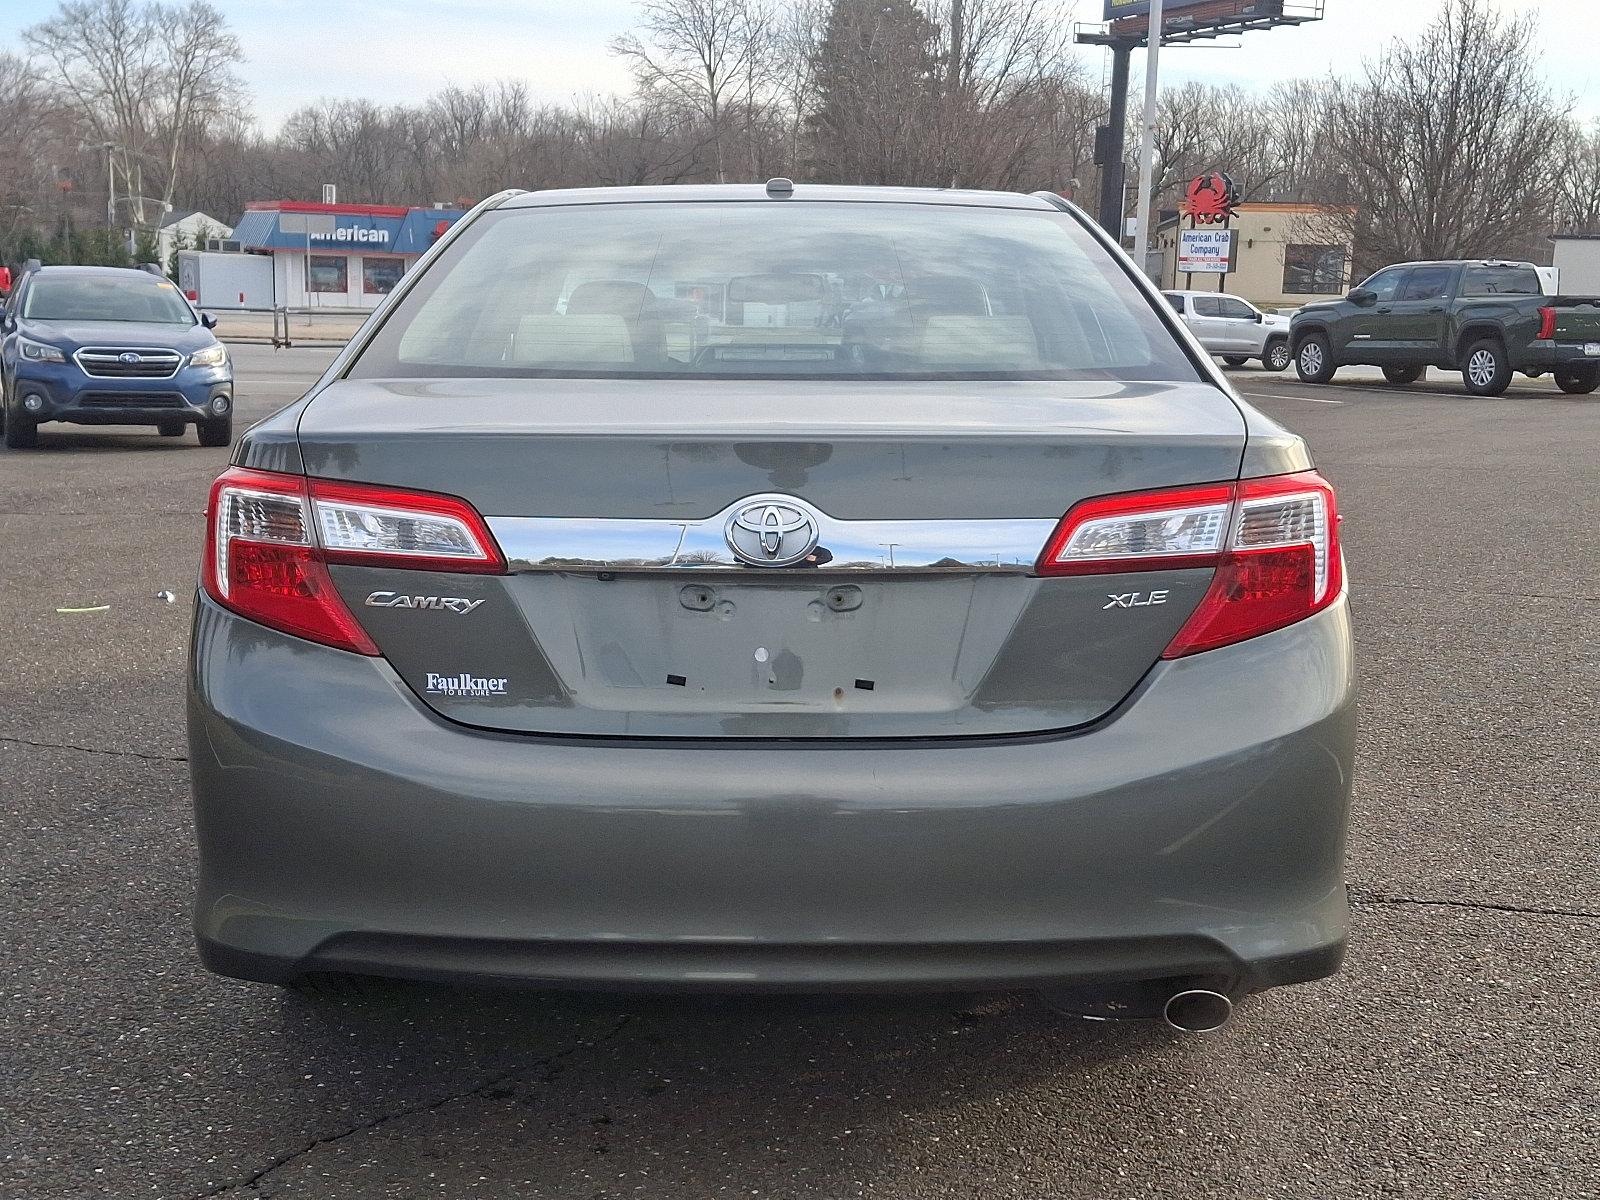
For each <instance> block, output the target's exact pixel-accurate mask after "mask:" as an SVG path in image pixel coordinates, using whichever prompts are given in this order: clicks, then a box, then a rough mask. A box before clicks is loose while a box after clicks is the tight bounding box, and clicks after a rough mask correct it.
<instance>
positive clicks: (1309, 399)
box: [1239, 388, 1344, 404]
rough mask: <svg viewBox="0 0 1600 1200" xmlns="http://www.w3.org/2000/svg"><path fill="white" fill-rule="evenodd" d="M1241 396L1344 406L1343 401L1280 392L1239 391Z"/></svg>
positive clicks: (1242, 389)
mask: <svg viewBox="0 0 1600 1200" xmlns="http://www.w3.org/2000/svg"><path fill="white" fill-rule="evenodd" d="M1239 394H1240V395H1241V396H1255V397H1257V398H1258V399H1261V400H1304V401H1305V402H1306V403H1307V404H1343V403H1344V401H1343V400H1323V399H1322V398H1321V397H1318V396H1285V395H1282V394H1281V393H1279V392H1250V391H1246V390H1245V389H1244V388H1240V389H1239Z"/></svg>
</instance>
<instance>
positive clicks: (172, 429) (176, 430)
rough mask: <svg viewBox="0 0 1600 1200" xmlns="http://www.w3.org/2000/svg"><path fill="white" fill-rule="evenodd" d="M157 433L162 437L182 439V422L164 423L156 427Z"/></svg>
mask: <svg viewBox="0 0 1600 1200" xmlns="http://www.w3.org/2000/svg"><path fill="white" fill-rule="evenodd" d="M156 432H157V433H159V434H160V435H161V436H162V437H182V436H183V422H182V421H162V422H160V423H158V424H157V425H156Z"/></svg>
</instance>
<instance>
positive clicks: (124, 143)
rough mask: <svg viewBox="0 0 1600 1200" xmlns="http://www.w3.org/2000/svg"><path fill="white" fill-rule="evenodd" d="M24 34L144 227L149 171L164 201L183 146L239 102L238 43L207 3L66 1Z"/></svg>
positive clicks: (176, 185) (178, 182) (171, 191)
mask: <svg viewBox="0 0 1600 1200" xmlns="http://www.w3.org/2000/svg"><path fill="white" fill-rule="evenodd" d="M22 37H23V41H24V42H25V43H26V44H27V46H28V48H29V49H30V50H31V51H32V52H33V53H34V55H35V56H36V57H37V58H38V59H39V60H40V61H42V62H43V63H44V64H45V65H46V66H47V68H48V69H49V71H50V76H51V82H52V83H53V84H54V85H55V86H56V87H58V88H59V89H60V90H61V92H62V93H63V95H64V96H65V97H66V98H67V99H68V100H69V101H70V103H71V104H72V105H73V106H74V108H75V109H76V110H77V111H78V113H79V115H80V116H81V118H82V119H83V121H84V122H85V124H86V125H87V126H88V129H89V131H90V132H91V134H92V136H93V138H94V139H95V140H96V141H99V142H101V143H102V144H104V145H105V146H106V147H107V150H108V153H109V154H110V156H111V159H112V161H113V163H114V164H115V165H116V167H117V170H118V172H119V173H120V175H121V177H122V181H123V188H124V190H125V192H126V193H127V194H128V196H129V197H130V208H131V216H132V219H133V222H134V223H135V224H136V225H139V226H146V225H148V224H149V220H148V216H149V214H148V212H147V209H146V204H145V201H146V199H147V197H146V193H145V184H144V181H145V171H146V169H147V168H149V169H150V171H151V174H152V176H153V179H152V182H153V184H154V186H156V187H158V188H160V193H159V198H160V200H161V201H162V202H163V203H165V204H171V203H172V202H173V198H174V197H175V196H176V195H177V194H178V193H179V191H180V190H181V187H182V177H181V164H182V158H183V155H182V151H183V146H184V144H185V142H186V140H187V139H190V138H192V137H194V136H196V134H197V132H198V131H199V130H200V129H201V128H202V127H203V126H204V124H205V123H206V122H207V121H208V120H210V119H212V118H214V117H216V116H218V115H220V114H222V113H224V112H225V111H227V110H228V109H229V108H230V107H233V106H236V105H238V104H240V103H241V102H242V99H243V89H242V85H241V84H240V83H239V81H238V79H237V77H236V76H235V75H234V73H233V67H234V65H235V64H236V63H238V62H240V61H241V60H242V58H243V54H242V52H241V50H240V48H239V43H238V40H237V39H236V38H235V37H234V36H233V35H232V34H230V33H229V32H228V31H227V27H226V22H225V21H224V19H223V17H222V14H221V13H220V12H218V11H217V9H215V8H213V7H212V6H211V5H210V4H208V3H206V2H205V0H189V2H188V3H186V4H181V5H179V4H164V3H145V4H135V3H134V0H64V2H63V3H62V4H61V6H60V8H59V9H57V11H56V13H55V15H54V16H52V17H50V18H49V19H47V20H45V21H41V22H40V23H39V24H37V25H33V26H30V27H29V28H27V29H25V30H23V32H22Z"/></svg>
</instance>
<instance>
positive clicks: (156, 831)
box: [0, 347, 1600, 1200]
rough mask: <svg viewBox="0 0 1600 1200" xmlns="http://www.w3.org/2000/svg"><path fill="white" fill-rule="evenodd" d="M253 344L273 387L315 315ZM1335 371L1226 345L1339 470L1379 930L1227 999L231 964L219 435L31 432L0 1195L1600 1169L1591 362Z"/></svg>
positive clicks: (290, 391) (8, 612)
mask: <svg viewBox="0 0 1600 1200" xmlns="http://www.w3.org/2000/svg"><path fill="white" fill-rule="evenodd" d="M235 356H236V362H237V371H238V375H239V379H240V385H239V399H240V416H241V418H243V420H244V421H245V422H246V423H248V421H249V420H250V419H252V418H254V417H257V416H260V415H263V414H265V413H266V412H269V411H271V410H272V409H273V408H275V407H277V406H278V405H280V404H282V403H285V402H287V401H289V400H291V399H293V398H294V397H295V396H297V395H298V394H299V393H300V392H301V390H303V388H304V387H305V385H306V384H307V383H308V382H309V381H310V380H311V379H312V378H313V377H314V376H315V374H316V373H317V372H318V371H319V370H320V368H321V366H322V365H323V364H324V363H325V362H326V361H327V359H328V357H329V355H328V353H327V352H324V351H316V350H300V349H297V350H292V351H278V352H274V351H272V350H271V349H269V348H265V347H241V348H238V349H237V350H236V351H235ZM1350 375H1351V381H1350V382H1346V383H1344V384H1341V385H1340V386H1335V387H1324V388H1307V387H1304V386H1302V385H1300V384H1298V383H1297V382H1295V381H1294V378H1293V375H1292V373H1290V374H1285V375H1267V374H1264V373H1262V372H1261V371H1259V370H1255V369H1248V370H1242V371H1238V372H1235V373H1234V374H1233V378H1234V379H1235V381H1236V382H1237V383H1238V385H1239V386H1240V387H1241V388H1242V389H1243V390H1244V391H1245V392H1247V393H1248V394H1250V395H1251V396H1252V398H1253V399H1254V400H1255V402H1256V403H1257V404H1259V405H1260V407H1262V408H1263V409H1264V410H1266V411H1267V412H1268V413H1270V414H1272V415H1273V416H1275V417H1277V418H1278V419H1280V420H1282V421H1284V422H1286V423H1287V424H1289V425H1290V426H1291V427H1293V428H1294V429H1296V430H1298V431H1300V432H1301V433H1303V434H1305V435H1306V436H1307V437H1308V438H1309V439H1310V441H1311V443H1312V446H1313V448H1314V450H1315V451H1316V454H1317V459H1318V464H1319V466H1320V467H1321V469H1322V470H1323V471H1324V473H1325V474H1327V475H1328V476H1329V477H1330V478H1331V479H1332V480H1333V481H1334V483H1335V485H1336V486H1337V487H1338V488H1339V490H1340V499H1341V505H1342V507H1343V509H1344V512H1345V514H1346V523H1345V543H1346V550H1347V554H1348V556H1349V561H1350V565H1351V571H1352V580H1353V582H1352V587H1353V595H1354V603H1355V606H1356V615H1357V620H1358V623H1359V624H1358V637H1359V641H1360V653H1361V670H1362V674H1363V687H1364V694H1363V704H1362V707H1363V717H1362V720H1363V733H1362V740H1361V754H1360V761H1359V764H1358V774H1357V779H1356V788H1355V790H1356V805H1357V808H1356V815H1355V821H1354V828H1353V833H1352V841H1351V847H1350V866H1349V882H1350V887H1351V890H1352V896H1353V899H1354V901H1355V939H1354V944H1353V948H1352V955H1351V959H1350V961H1349V963H1348V965H1347V968H1346V970H1345V972H1344V973H1343V974H1342V975H1341V976H1339V977H1338V978H1336V979H1334V980H1332V981H1329V982H1327V983H1324V984H1319V985H1312V986H1308V987H1303V988H1295V989H1286V990H1282V991H1279V992H1276V993H1272V994H1269V995H1266V996H1263V997H1260V998H1258V999H1256V1000H1255V1001H1253V1002H1252V1003H1250V1004H1249V1005H1247V1006H1246V1007H1245V1009H1244V1010H1243V1012H1242V1014H1241V1016H1240V1017H1239V1019H1237V1020H1236V1021H1235V1022H1234V1023H1233V1024H1232V1025H1231V1026H1229V1027H1228V1028H1227V1029H1226V1030H1225V1031H1224V1032H1223V1033H1221V1034H1219V1035H1216V1036H1213V1037H1206V1038H1183V1037H1181V1036H1179V1035H1176V1034H1169V1033H1167V1032H1165V1031H1163V1030H1162V1029H1159V1028H1155V1027H1150V1026H1140V1025H1133V1026H1116V1025H1093V1024H1088V1023H1077V1022H1068V1021H1064V1020H1062V1019H1060V1018H1057V1017H1054V1016H1053V1015H1052V1014H1050V1013H1049V1012H1047V1011H1046V1010H1045V1009H1044V1008H1043V1007H1042V1006H1041V1005H1039V1004H1038V1003H1037V1002H1036V1001H1034V1000H1033V999H1032V998H1030V997H1026V996H1022V997H993V998H987V997H985V998H948V997H934V998H918V999H910V1000H908V999H904V998H900V999H870V1000H862V999H855V1000H833V999H829V1000H810V999H798V998H797V999H783V1000H750V999H732V998H730V999H717V1000H707V999H698V1000H693V1001H684V1000H674V999H666V998H650V999H641V998H639V997H628V996H621V997H619V996H580V995H570V994H555V995H548V994H527V993H509V994H503V993H490V992H471V991H461V990H452V989H442V988H427V987H420V986H418V987H411V986H402V985H396V986H394V987H393V988H385V989H382V990H381V991H380V992H379V993H378V994H377V995H376V996H374V997H371V998H368V999H364V1000H359V1001H356V1000H346V1001H325V1002H320V1003H313V1002H309V1001H306V1000H304V999H301V998H298V997H296V996H292V995H287V994H279V993H278V992H277V991H276V990H274V989H271V988H261V987H255V986H250V985H245V984H238V983H233V982H229V981H225V980H222V979H218V978H214V977H212V976H209V975H207V974H206V973H205V972H204V971H202V970H201V968H200V967H199V965H198V964H197V962H196V961H195V959H194V956H193V953H192V949H191V942H190V931H189V910H188V903H189V889H190V878H191V870H192V861H191V848H190V847H191V838H190V819H189V810H188V786H187V774H186V768H185V764H184V757H183V756H184V742H183V720H182V692H183V669H182V668H183V655H184V643H185V637H186V633H187V629H188V619H189V610H188V602H189V595H190V593H191V591H192V588H193V584H194V577H195V570H196V561H197V556H198V551H199V546H200V539H201V534H202V519H201V512H202V509H203V506H204V500H205V492H206V486H207V484H208V483H209V482H210V480H211V479H212V477H213V476H214V475H215V474H216V473H217V472H218V471H219V470H220V469H221V468H222V466H223V465H224V463H225V460H226V452H225V451H222V450H202V449H199V448H197V447H196V445H195V443H194V438H193V434H192V433H191V434H190V435H189V436H188V437H186V438H185V439H183V441H182V442H181V443H179V442H176V441H173V440H169V439H162V438H158V437H156V436H154V434H153V431H151V433H150V434H149V435H146V434H144V433H142V432H108V431H97V430H86V429H71V428H67V427H61V426H46V427H45V428H44V429H43V430H41V448H40V449H39V450H37V451H29V452H15V451H14V452H3V451H0V647H3V652H0V805H3V812H4V833H3V837H0V897H3V904H4V908H3V912H0V922H3V931H4V932H3V939H4V942H3V944H4V955H3V959H0V983H3V993H0V994H3V998H4V1003H3V1004H0V1084H3V1094H0V1196H5V1197H19V1198H21V1197H26V1198H28V1200H46V1198H50V1197H69V1196H70V1197H116V1198H119V1200H121V1198H126V1197H171V1198H189V1197H202V1196H233V1195H239V1196H248V1195H258V1196H273V1197H316V1198H319V1200H325V1198H338V1197H354V1196H360V1197H413V1196H444V1197H480V1196H481V1197H497V1198H498V1197H505V1196H510V1195H516V1196H524V1197H526V1196H561V1197H568V1196H571V1197H579V1196H582V1197H623V1196H630V1197H631V1196H649V1197H677V1196H686V1197H687V1196H693V1197H710V1196H735V1195H737V1196H763V1197H804V1198H808V1200H810V1198H827V1200H831V1198H834V1197H850V1196H874V1197H896V1198H899V1197H905V1198H907V1200H913V1198H914V1200H925V1198H933V1197H975V1198H976V1197H982V1198H985V1200H989V1198H1002V1197H1004V1198H1011V1197H1015V1198H1019V1200H1020V1198H1029V1200H1036V1198H1040V1197H1082V1198H1086V1200H1088V1198H1093V1200H1136V1198H1143V1197H1158V1196H1161V1197H1165V1196H1184V1197H1196V1196H1203V1197H1250V1198H1257V1197H1306V1198H1316V1200H1323V1198H1328V1197H1335V1196H1337V1197H1377V1196H1395V1195H1403V1196H1406V1197H1434V1196H1437V1197H1502V1196H1529V1197H1541V1198H1544V1197H1549V1198H1556V1197H1562V1198H1565V1197H1574V1198H1576V1197H1591V1198H1592V1197H1596V1196H1600V1118H1597V1102H1596V1096H1597V1085H1596V1079H1597V1077H1600V967H1597V965H1596V947H1597V945H1600V795H1597V792H1600V788H1597V783H1596V781H1597V779H1600V748H1597V738H1596V719H1595V713H1596V699H1597V691H1600V688H1597V679H1600V650H1597V641H1596V636H1595V633H1596V629H1597V628H1600V622H1597V616H1600V486H1597V485H1600V475H1597V471H1596V462H1597V461H1600V398H1593V397H1591V398H1582V397H1567V396H1563V395H1561V394H1560V393H1558V392H1556V391H1555V390H1554V389H1553V388H1552V387H1551V386H1550V384H1549V381H1548V380H1547V379H1546V380H1540V381H1538V382H1532V381H1527V380H1522V379H1520V378H1519V379H1518V381H1517V383H1516V384H1515V385H1514V388H1513V391H1512V393H1511V394H1509V395H1507V396H1506V397H1503V398H1501V399H1497V400H1479V399H1474V398H1472V397H1469V396H1467V395H1465V394H1464V393H1463V392H1462V391H1461V389H1460V384H1459V379H1451V378H1449V377H1445V376H1443V375H1442V374H1441V373H1439V372H1433V373H1432V375H1433V378H1434V379H1435V380H1436V382H1434V383H1430V384H1426V385H1420V386H1418V387H1415V388H1412V389H1408V390H1403V391H1400V390H1394V389H1389V388H1385V387H1382V386H1381V385H1377V384H1372V383H1364V382H1360V381H1358V380H1356V375H1357V373H1354V372H1352V373H1350ZM1341 379H1343V376H1341ZM162 592H171V593H174V594H175V596H176V601H175V602H168V601H167V600H165V599H163V598H161V597H160V595H159V594H160V593H162ZM102 605H107V606H109V608H107V609H105V610H104V611H98V612H62V611H60V610H62V609H85V608H98V607H99V606H102Z"/></svg>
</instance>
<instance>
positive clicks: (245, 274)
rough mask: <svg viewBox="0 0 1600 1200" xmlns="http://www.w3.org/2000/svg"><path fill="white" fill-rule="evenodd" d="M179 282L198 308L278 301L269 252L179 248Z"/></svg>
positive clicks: (263, 305)
mask: <svg viewBox="0 0 1600 1200" xmlns="http://www.w3.org/2000/svg"><path fill="white" fill-rule="evenodd" d="M178 286H179V287H180V288H182V289H183V294H184V295H185V296H187V297H189V301H190V303H192V304H194V305H195V306H196V307H197V308H203V309H209V310H224V309H229V308H261V309H266V308H272V307H273V306H274V304H276V303H277V301H276V299H275V296H274V292H273V286H272V256H271V255H269V254H224V253H217V252H214V251H209V250H179V251H178Z"/></svg>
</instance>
